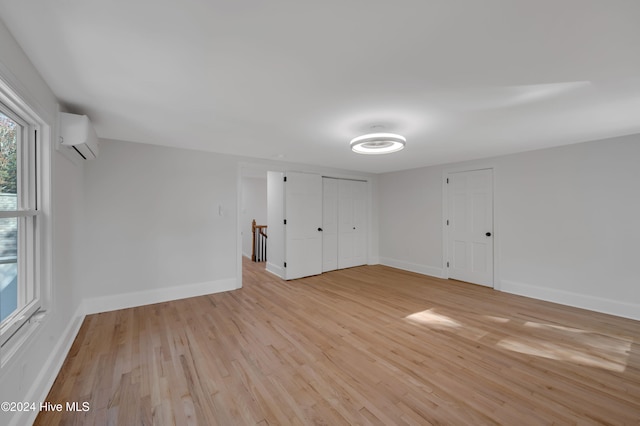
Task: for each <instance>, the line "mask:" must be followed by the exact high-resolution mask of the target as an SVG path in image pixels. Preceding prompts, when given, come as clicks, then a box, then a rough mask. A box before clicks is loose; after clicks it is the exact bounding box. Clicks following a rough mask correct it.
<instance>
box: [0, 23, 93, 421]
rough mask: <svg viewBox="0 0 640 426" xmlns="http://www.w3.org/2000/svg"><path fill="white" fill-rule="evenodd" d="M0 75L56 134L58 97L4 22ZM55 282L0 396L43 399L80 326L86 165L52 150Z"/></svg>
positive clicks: (16, 417)
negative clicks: (81, 224) (79, 257)
mask: <svg viewBox="0 0 640 426" xmlns="http://www.w3.org/2000/svg"><path fill="white" fill-rule="evenodd" d="M0 75H1V77H2V79H3V80H5V81H6V82H8V83H9V84H10V85H11V86H12V87H13V89H14V90H15V91H16V92H18V93H19V94H20V96H21V97H22V98H23V99H25V100H26V101H27V103H28V104H29V105H30V106H31V107H32V108H33V109H34V110H35V111H36V112H37V113H38V114H39V115H40V117H41V118H43V119H44V120H45V121H46V122H47V123H48V124H49V125H50V126H51V130H52V132H53V133H52V141H53V140H55V138H56V137H57V136H56V131H57V129H56V121H57V111H58V105H57V100H56V98H55V96H54V95H53V93H52V92H51V90H50V89H49V88H48V87H47V85H46V83H45V82H44V81H43V80H42V78H41V77H40V75H39V74H38V71H37V70H36V69H35V68H34V67H33V65H32V64H31V62H29V60H28V59H27V57H26V56H25V55H24V53H23V52H22V50H21V49H20V47H19V46H18V45H17V43H16V42H15V40H14V39H13V37H12V36H11V35H10V33H9V32H8V30H7V29H6V27H5V26H4V24H3V23H2V22H0ZM52 151H53V152H52V158H51V173H50V177H51V192H52V211H51V212H50V219H51V221H50V225H51V227H52V234H53V235H52V236H53V239H52V247H51V248H52V250H51V251H52V264H51V270H52V281H51V293H52V294H51V299H50V300H49V301H48V302H47V304H46V309H47V314H46V315H45V317H44V321H43V322H42V323H41V325H40V326H39V328H38V329H37V330H36V331H35V334H33V335H31V336H30V340H29V342H28V343H27V344H26V345H24V346H22V347H21V349H20V350H19V352H18V353H16V354H15V355H14V356H13V357H12V358H11V359H10V360H9V361H8V362H7V363H6V364H5V365H4V366H2V368H1V369H0V383H1V384H2V385H1V386H0V401H31V402H36V403H39V402H40V401H42V400H44V398H45V396H46V393H47V392H48V390H49V387H50V386H51V384H52V383H53V380H54V379H55V377H56V374H57V372H58V369H59V367H60V365H61V363H62V361H63V360H64V357H65V356H66V353H67V351H68V348H69V346H70V345H71V343H72V341H73V338H74V337H75V334H76V332H77V329H78V327H79V325H80V320H81V319H82V316H81V315H77V313H78V306H79V297H78V287H79V283H78V282H77V281H76V277H77V274H78V271H77V268H76V263H75V260H76V256H77V254H78V253H79V252H80V247H79V246H78V241H79V240H78V228H77V227H76V223H78V222H82V215H83V211H82V210H83V207H82V191H81V190H79V188H81V182H82V180H81V177H82V166H76V165H74V164H73V163H71V162H70V161H68V160H67V159H66V158H64V157H63V156H62V155H60V154H59V153H57V152H55V149H53V150H52ZM36 414H37V412H25V413H10V412H0V424H3V425H7V424H9V425H10V424H29V423H30V422H31V420H32V419H33V418H35V415H36Z"/></svg>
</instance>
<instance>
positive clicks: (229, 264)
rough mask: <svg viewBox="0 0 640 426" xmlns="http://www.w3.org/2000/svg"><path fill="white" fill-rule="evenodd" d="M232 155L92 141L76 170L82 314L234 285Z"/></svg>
mask: <svg viewBox="0 0 640 426" xmlns="http://www.w3.org/2000/svg"><path fill="white" fill-rule="evenodd" d="M236 178H237V160H236V159H235V158H234V157H229V156H225V155H217V154H211V153H204V152H197V151H189V150H182V149H176V148H166V147H158V146H153V145H142V144H135V143H128V142H121V141H101V145H100V156H99V157H98V158H97V159H96V160H93V161H91V162H89V163H87V165H86V170H85V186H84V193H85V201H86V205H85V213H86V221H85V229H84V235H85V246H86V250H85V259H84V261H83V263H84V265H85V269H84V275H83V276H84V280H83V282H84V283H85V286H84V289H83V298H85V307H86V310H87V312H99V311H105V310H111V309H119V308H122V307H125V306H136V305H142V304H146V303H153V302H157V301H161V300H170V299H176V298H181V297H189V296H194V295H198V294H206V293H213V292H217V291H225V290H232V289H235V288H236V286H237V284H238V282H237V281H236V269H235V265H236V253H237V251H236V247H237V244H236V242H237V238H236V222H237V216H236V214H237V211H236V206H237V200H236V195H237V194H236V192H237V190H236Z"/></svg>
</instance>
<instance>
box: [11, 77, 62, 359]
mask: <svg viewBox="0 0 640 426" xmlns="http://www.w3.org/2000/svg"><path fill="white" fill-rule="evenodd" d="M0 108H1V110H2V113H3V114H4V115H6V116H7V117H9V118H10V119H12V120H14V121H15V122H16V123H18V124H19V125H20V126H21V128H22V131H21V132H20V134H19V135H18V138H19V140H18V159H19V161H21V164H20V168H19V169H20V170H18V173H19V174H20V176H18V188H17V189H18V191H17V192H18V194H19V195H18V199H19V205H18V206H17V210H15V211H8V210H7V211H0V218H14V217H15V218H17V220H18V228H19V232H18V234H19V239H18V251H17V263H18V277H19V281H18V299H19V306H18V309H17V310H16V311H15V312H14V313H12V314H11V315H9V316H8V317H7V318H6V319H5V320H4V321H3V322H2V324H1V325H0V368H2V367H3V366H4V365H5V364H6V363H7V361H9V359H10V358H12V356H13V355H14V354H15V353H16V352H17V351H18V349H19V348H20V347H21V346H22V344H23V343H25V342H26V341H27V340H28V337H29V336H30V335H31V334H32V333H33V332H34V331H35V329H36V328H37V326H38V325H39V324H40V323H41V322H42V321H43V319H44V318H45V317H46V306H47V304H48V301H49V300H50V293H51V288H50V282H51V270H50V265H51V262H50V250H49V249H48V247H49V246H50V243H51V238H50V235H49V232H48V228H49V226H48V224H47V223H48V220H49V219H48V216H49V214H47V213H48V212H49V210H50V209H49V204H50V185H49V184H50V179H49V175H48V174H49V172H50V166H49V155H50V154H49V152H50V151H49V149H50V148H49V145H50V127H49V126H48V124H47V123H46V122H45V121H44V120H43V119H42V118H41V117H40V115H39V114H37V113H36V112H34V110H33V109H32V108H31V107H30V106H29V105H28V103H27V102H25V101H24V99H23V98H22V97H21V96H19V95H18V94H17V93H16V92H15V91H14V90H12V88H11V86H9V85H8V84H7V83H6V82H5V81H3V80H2V79H0ZM21 304H22V305H23V306H20V305H21Z"/></svg>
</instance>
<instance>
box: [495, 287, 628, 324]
mask: <svg viewBox="0 0 640 426" xmlns="http://www.w3.org/2000/svg"><path fill="white" fill-rule="evenodd" d="M500 284H501V285H500V291H504V292H506V293H512V294H517V295H519V296H526V297H532V298H534V299H540V300H546V301H547V302H553V303H559V304H561V305H567V306H573V307H576V308H582V309H588V310H590V311H596V312H602V313H605V314H611V315H616V316H619V317H624V318H630V319H634V320H640V304H638V303H627V302H621V301H618V300H611V299H604V298H601V297H595V296H588V295H584V294H579V293H573V292H569V291H564V290H556V289H551V288H544V287H538V286H534V285H531V284H524V283H519V282H516V281H509V280H501V282H500Z"/></svg>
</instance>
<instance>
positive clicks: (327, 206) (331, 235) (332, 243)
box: [322, 178, 339, 272]
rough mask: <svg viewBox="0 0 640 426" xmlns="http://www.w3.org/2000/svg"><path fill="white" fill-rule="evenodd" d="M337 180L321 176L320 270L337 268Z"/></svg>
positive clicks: (325, 270) (326, 270)
mask: <svg viewBox="0 0 640 426" xmlns="http://www.w3.org/2000/svg"><path fill="white" fill-rule="evenodd" d="M338 182H339V181H338V180H337V179H331V178H322V272H328V271H334V270H336V269H338Z"/></svg>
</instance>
